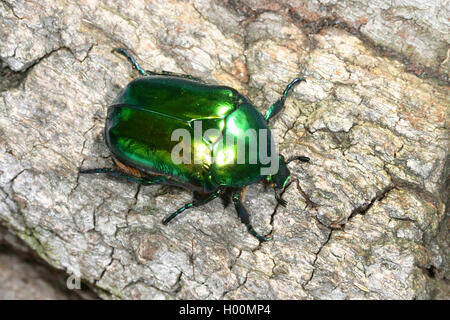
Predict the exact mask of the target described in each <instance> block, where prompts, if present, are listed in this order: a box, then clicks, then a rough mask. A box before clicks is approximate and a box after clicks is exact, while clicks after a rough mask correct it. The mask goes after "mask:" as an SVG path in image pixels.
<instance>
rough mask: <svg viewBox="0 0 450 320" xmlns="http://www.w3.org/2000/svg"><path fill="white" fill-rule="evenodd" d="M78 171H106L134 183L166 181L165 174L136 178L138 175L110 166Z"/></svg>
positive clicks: (89, 172)
mask: <svg viewBox="0 0 450 320" xmlns="http://www.w3.org/2000/svg"><path fill="white" fill-rule="evenodd" d="M79 172H80V173H83V174H92V173H106V174H107V175H109V176H111V177H118V178H125V179H127V180H128V181H131V182H136V183H139V184H143V185H150V184H158V183H162V182H164V181H167V177H165V176H147V177H145V178H138V177H134V176H131V175H128V174H125V173H123V172H120V171H117V170H114V169H112V168H97V169H87V170H80V171H79Z"/></svg>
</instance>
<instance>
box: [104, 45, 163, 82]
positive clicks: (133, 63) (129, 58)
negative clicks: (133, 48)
mask: <svg viewBox="0 0 450 320" xmlns="http://www.w3.org/2000/svg"><path fill="white" fill-rule="evenodd" d="M111 52H117V53H120V54H121V55H123V56H125V57H127V58H128V60H130V62H131V64H132V65H133V67H134V68H135V69H136V70H137V71H138V72H139V73H140V74H141V75H143V76H150V75H154V74H157V73H155V72H152V71H145V70H144V69H142V68H141V67H140V66H139V64H138V63H137V62H136V60H135V59H134V58H133V56H132V55H131V54H130V53H129V52H128V51H127V50H126V49H124V48H114V49H112V51H111Z"/></svg>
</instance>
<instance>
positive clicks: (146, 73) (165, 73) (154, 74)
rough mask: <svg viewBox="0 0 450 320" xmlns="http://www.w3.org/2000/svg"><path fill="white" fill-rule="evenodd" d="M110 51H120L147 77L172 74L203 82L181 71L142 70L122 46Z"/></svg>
mask: <svg viewBox="0 0 450 320" xmlns="http://www.w3.org/2000/svg"><path fill="white" fill-rule="evenodd" d="M112 52H117V53H120V54H121V55H123V56H125V57H127V58H128V60H130V62H131V64H132V65H133V67H134V68H135V69H136V70H137V71H138V72H139V73H140V74H141V75H143V76H147V77H148V76H174V77H179V78H186V79H190V80H195V81H200V82H203V80H201V79H199V78H196V77H193V76H191V75H189V74H181V73H175V72H170V71H161V73H158V72H154V71H149V70H144V69H142V68H141V67H140V66H139V64H138V63H137V62H136V59H134V58H133V56H132V55H131V54H130V53H129V52H128V51H127V50H126V49H124V48H114V49H113V50H112Z"/></svg>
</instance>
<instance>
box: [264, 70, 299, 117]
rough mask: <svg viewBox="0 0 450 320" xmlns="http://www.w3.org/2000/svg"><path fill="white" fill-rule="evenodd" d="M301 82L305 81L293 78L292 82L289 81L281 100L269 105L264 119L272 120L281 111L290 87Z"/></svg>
mask: <svg viewBox="0 0 450 320" xmlns="http://www.w3.org/2000/svg"><path fill="white" fill-rule="evenodd" d="M301 81H306V80H305V79H304V78H295V79H294V80H292V81H291V83H289V84H288V85H287V86H286V89H284V91H283V95H282V96H281V98H280V99H278V101H277V102H275V103H274V104H273V105H271V106H270V108H269V110H267V112H266V114H265V115H264V118H265V119H266V120H267V121H269V120H270V119H271V118H273V117H274V116H275V115H277V114H278V113H279V112H280V111H281V109H283V107H284V103H285V101H286V97H287V95H288V93H289V91H290V90H291V88H292V86H294V85H295V84H297V83H299V82H301Z"/></svg>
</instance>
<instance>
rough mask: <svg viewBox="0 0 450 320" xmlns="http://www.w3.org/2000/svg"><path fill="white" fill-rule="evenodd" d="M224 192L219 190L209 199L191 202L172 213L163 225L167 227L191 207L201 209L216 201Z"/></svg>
mask: <svg viewBox="0 0 450 320" xmlns="http://www.w3.org/2000/svg"><path fill="white" fill-rule="evenodd" d="M222 191H223V190H222V189H219V190H217V191H216V192H214V193H211V194H210V195H209V196H208V197H206V198H204V199H199V200H194V201H192V202H189V203H188V204H186V205H184V206H183V207H181V208H179V209H178V210H177V211H175V212H174V213H172V214H171V215H169V216H168V217H166V218H164V220H163V221H162V224H164V225H167V224H168V223H169V222H170V221H171V220H172V219H173V218H175V217H176V216H177V215H179V214H180V213H182V212H183V211H184V210H186V209H189V208H191V207H199V206H202V205H204V204H207V203H208V202H210V201H211V200H214V199H215V198H217V197H218V196H219V195H220V194H221V193H222Z"/></svg>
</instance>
